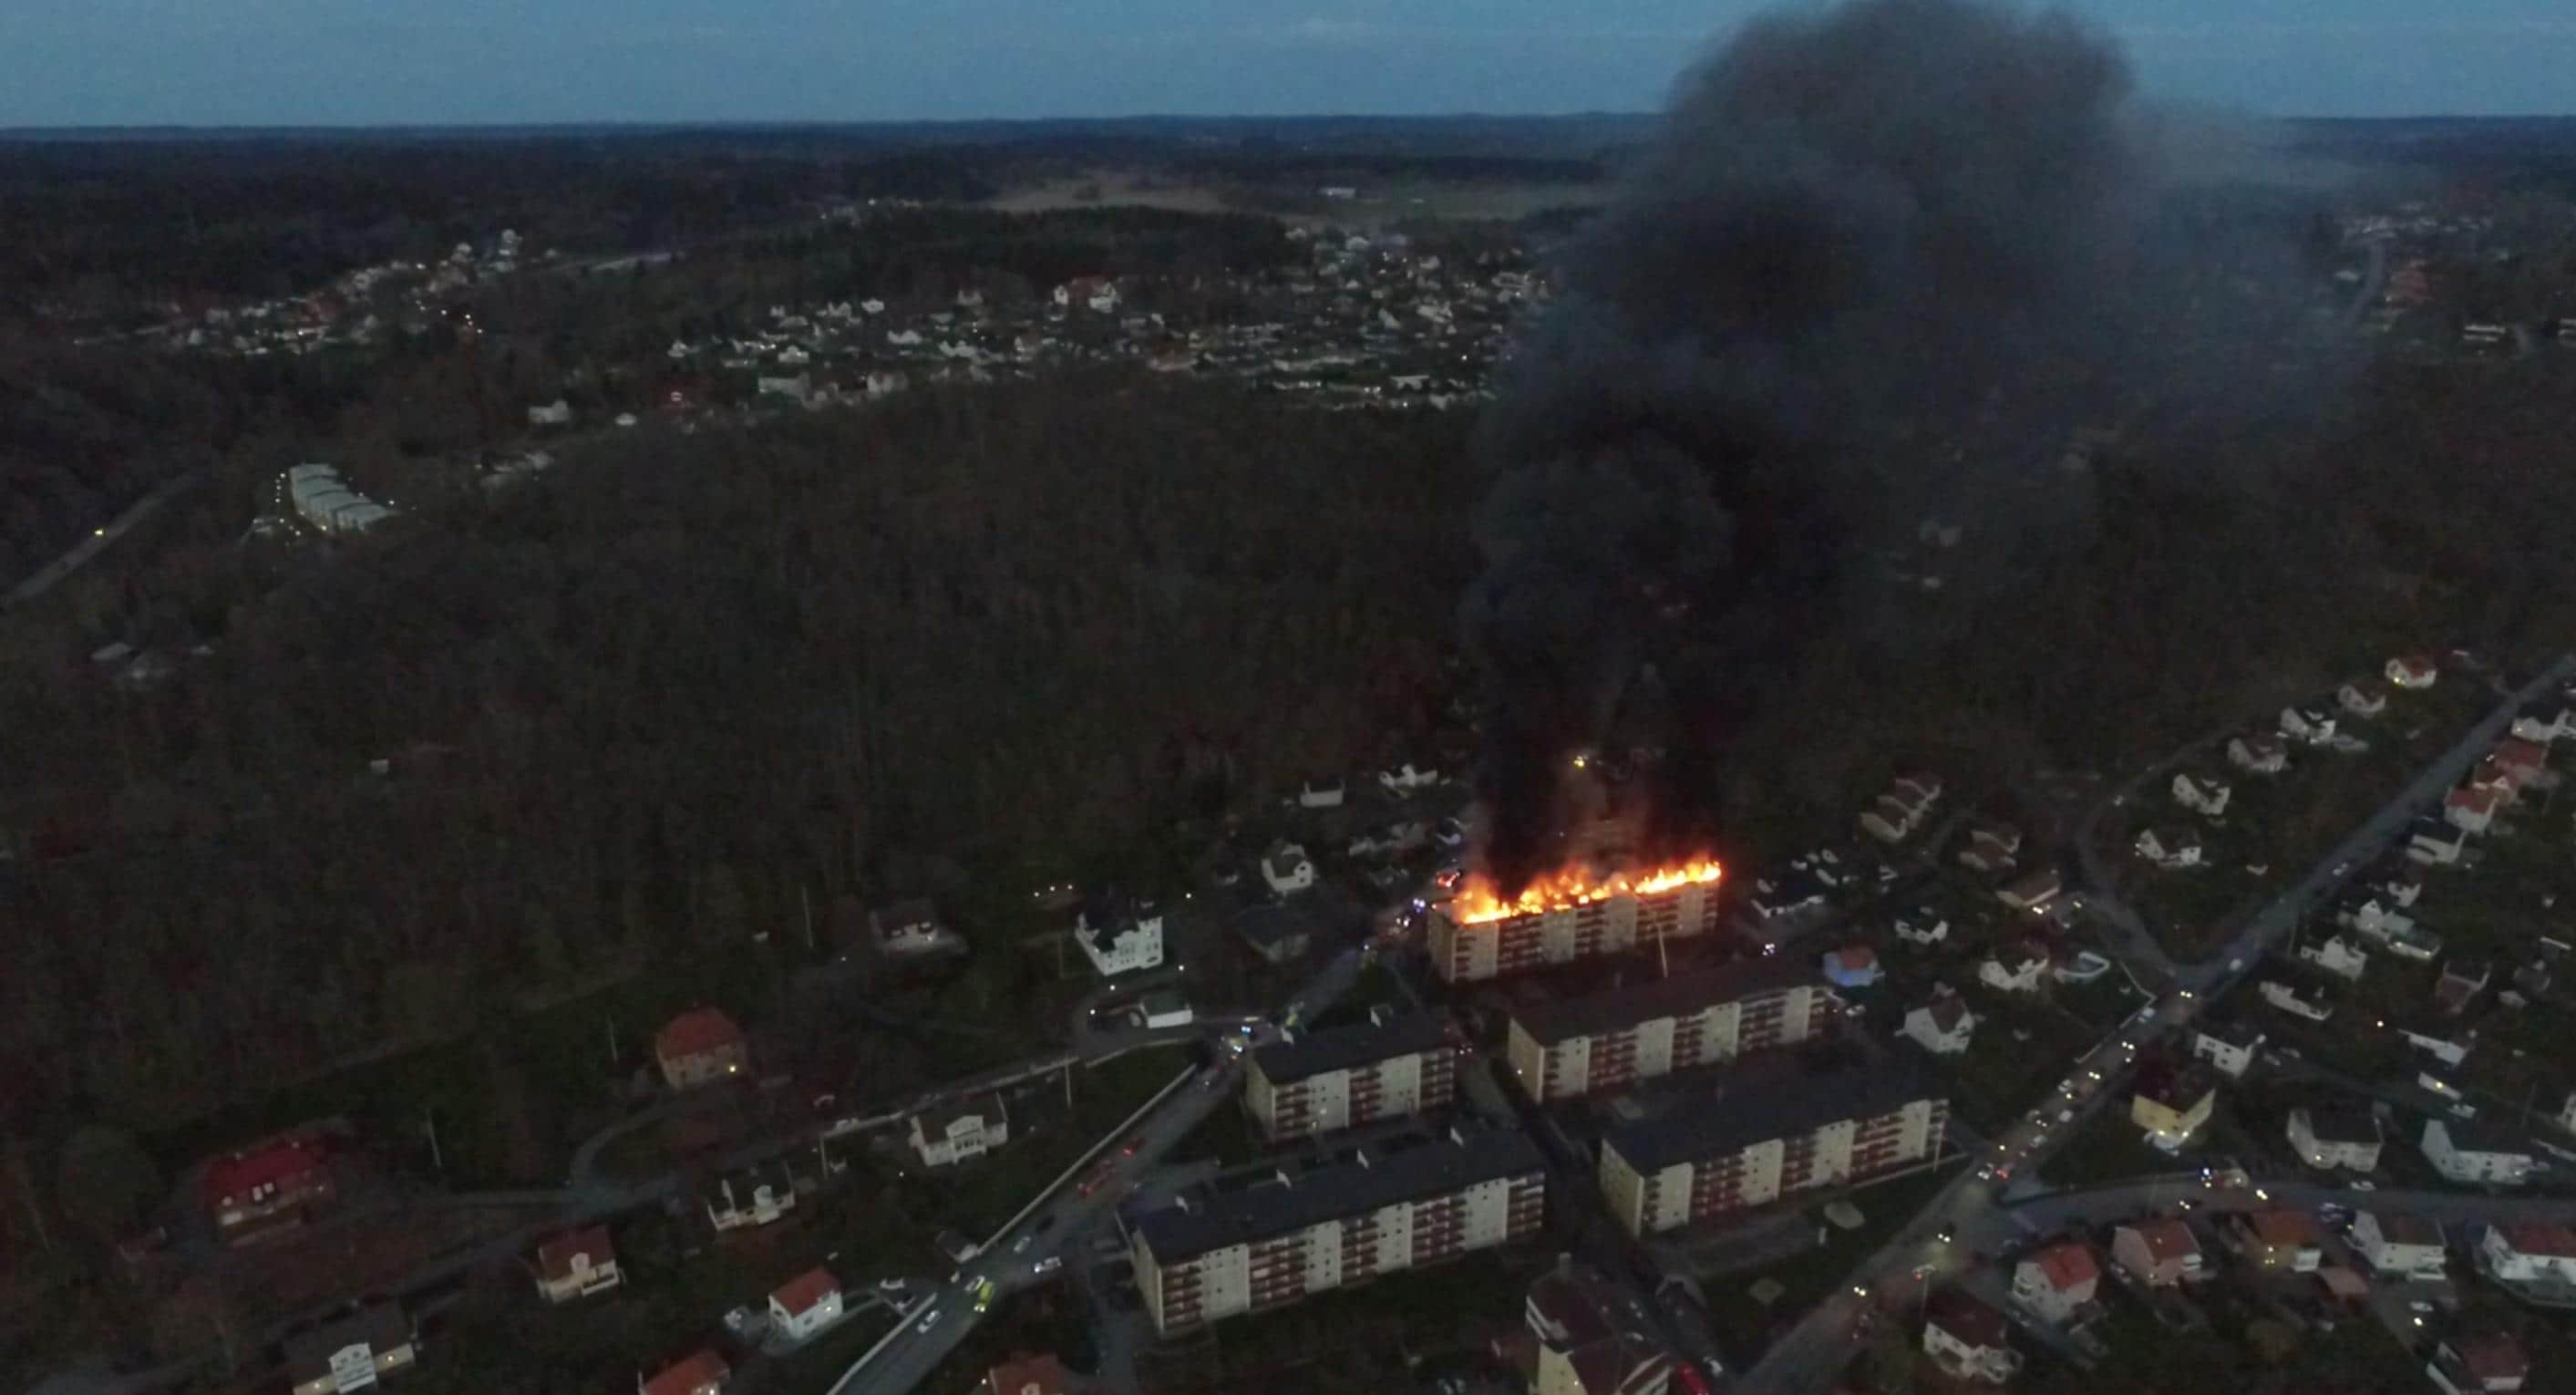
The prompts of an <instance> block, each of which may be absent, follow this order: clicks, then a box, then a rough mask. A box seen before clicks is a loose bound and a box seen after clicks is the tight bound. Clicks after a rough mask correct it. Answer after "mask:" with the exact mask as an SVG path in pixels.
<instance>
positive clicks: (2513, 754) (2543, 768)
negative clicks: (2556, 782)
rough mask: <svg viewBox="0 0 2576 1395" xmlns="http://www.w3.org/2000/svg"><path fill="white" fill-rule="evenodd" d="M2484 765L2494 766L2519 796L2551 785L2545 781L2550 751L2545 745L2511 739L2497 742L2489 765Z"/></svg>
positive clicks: (2486, 762) (2520, 738) (2487, 760)
mask: <svg viewBox="0 0 2576 1395" xmlns="http://www.w3.org/2000/svg"><path fill="white" fill-rule="evenodd" d="M2481 764H2492V765H2494V766H2495V767H2496V768H2497V771H2498V773H2499V774H2500V775H2501V776H2502V777H2503V779H2504V781H2505V782H2506V783H2507V784H2508V785H2509V786H2510V787H2511V788H2512V789H2513V791H2514V793H2515V794H2516V795H2519V794H2520V793H2521V792H2522V791H2524V790H2526V789H2530V788H2533V787H2535V786H2539V785H2543V784H2546V783H2548V781H2547V779H2546V778H2545V777H2546V776H2547V774H2548V772H2549V747H2548V746H2547V744H2545V743H2543V742H2539V741H2532V740H2527V739H2525V738H2523V737H2519V736H2508V737H2506V738H2505V739H2504V740H2502V741H2499V742H2497V743H2496V745H2495V749H2494V750H2492V751H2489V752H2487V758H2486V761H2484V762H2481Z"/></svg>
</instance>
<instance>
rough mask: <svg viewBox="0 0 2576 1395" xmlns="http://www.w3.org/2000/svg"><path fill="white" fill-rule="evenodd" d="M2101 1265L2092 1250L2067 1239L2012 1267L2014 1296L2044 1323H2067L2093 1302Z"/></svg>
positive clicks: (2100, 1274) (2024, 1258) (2099, 1279)
mask: <svg viewBox="0 0 2576 1395" xmlns="http://www.w3.org/2000/svg"><path fill="white" fill-rule="evenodd" d="M2101 1283H2102V1266H2101V1264H2100V1263H2099V1262H2098V1261H2096V1260H2095V1259H2094V1258H2093V1251H2092V1249H2091V1248H2090V1247H2089V1246H2087V1245H2085V1244H2084V1243H2083V1242H2081V1241H2077V1240H2067V1241H2061V1242H2060V1243H2058V1244H2054V1245H2051V1246H2049V1247H2048V1248H2046V1249H2044V1250H2035V1251H2033V1252H2032V1253H2030V1254H2029V1255H2026V1256H2024V1257H2023V1259H2022V1261H2021V1263H2019V1264H2017V1265H2015V1266H2013V1287H2012V1291H2013V1297H2014V1299H2016V1300H2017V1301H2019V1302H2020V1304H2021V1305H2022V1306H2023V1307H2025V1308H2028V1309H2029V1310H2030V1311H2031V1313H2032V1314H2033V1315H2035V1316H2037V1317H2039V1318H2040V1319H2042V1320H2043V1321H2047V1322H2064V1321H2066V1320H2067V1319H2068V1318H2071V1317H2073V1316H2074V1315H2075V1313H2076V1310H2077V1309H2079V1308H2082V1307H2083V1306H2084V1305H2085V1304H2087V1303H2090V1302H2092V1301H2093V1295H2094V1293H2095V1292H2096V1291H2097V1290H2098V1289H2099V1288H2100V1286H2101Z"/></svg>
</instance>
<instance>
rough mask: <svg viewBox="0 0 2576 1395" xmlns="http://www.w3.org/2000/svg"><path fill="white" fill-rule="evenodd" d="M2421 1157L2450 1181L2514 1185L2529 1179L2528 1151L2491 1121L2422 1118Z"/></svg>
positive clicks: (2529, 1154) (2529, 1155) (2529, 1162)
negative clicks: (2422, 1151)
mask: <svg viewBox="0 0 2576 1395" xmlns="http://www.w3.org/2000/svg"><path fill="white" fill-rule="evenodd" d="M2423 1149H2424V1160H2425V1161H2427V1162H2429V1163H2431V1164H2433V1170H2434V1171H2436V1172H2439V1173H2441V1174H2442V1175H2443V1176H2444V1177H2446V1178H2448V1179H2450V1180H2451V1181H2454V1182H2476V1183H2491V1184H2494V1185H2497V1186H2505V1187H2518V1186H2521V1185H2522V1184H2523V1183H2524V1182H2527V1181H2529V1180H2530V1179H2531V1162H2532V1159H2531V1153H2530V1150H2529V1149H2528V1148H2526V1147H2525V1146H2524V1145H2523V1144H2521V1143H2519V1142H2517V1141H2516V1140H2515V1139H2514V1137H2513V1135H2512V1134H2510V1133H2508V1132H2506V1131H2505V1130H2504V1129H2502V1128H2499V1127H2497V1126H2495V1125H2492V1124H2482V1123H2478V1122H2476V1121H2474V1120H2466V1119H2427V1120H2425V1121H2424V1137H2423Z"/></svg>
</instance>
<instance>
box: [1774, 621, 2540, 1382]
mask: <svg viewBox="0 0 2576 1395" xmlns="http://www.w3.org/2000/svg"><path fill="white" fill-rule="evenodd" d="M2571 673H2576V656H2561V657H2560V658H2559V660H2558V661H2557V662H2556V663H2554V664H2552V665H2550V666H2549V668H2548V669H2546V670H2545V671H2543V672H2542V673H2541V674H2540V676H2538V677H2537V678H2534V679H2532V680H2531V681H2530V682H2529V683H2526V684H2525V685H2523V687H2522V688H2520V689H2518V690H2516V691H2515V692H2513V693H2512V694H2510V695H2508V696H2507V697H2506V698H2505V699H2504V701H2503V702H2502V703H2500V704H2499V705H2498V706H2497V707H2496V708H2495V709H2494V710H2493V711H2491V712H2489V713H2488V714H2487V716H2486V717H2485V718H2484V719H2482V720H2481V721H2480V722H2479V723H2478V724H2477V725H2476V726H2475V727H2473V728H2471V729H2470V731H2469V733H2468V735H2466V736H2465V737H2463V738H2462V739H2461V740H2460V741H2459V743H2458V744H2456V745H2454V746H2453V747H2452V748H2451V749H2450V750H2449V751H2447V752H2445V753H2443V755H2442V756H2441V758H2439V759H2437V760H2435V761H2433V762H2432V763H2431V764H2430V765H2427V766H2426V767H2425V768H2424V769H2423V770H2422V771H2420V772H2419V773H2418V774H2417V775H2416V777H2415V778H2414V779H2413V780H2411V781H2409V782H2408V783H2407V785H2406V787H2405V788H2404V789H2401V790H2399V791H2398V792H2397V794H2396V795H2395V797H2393V798H2391V799H2390V800H2389V801H2388V802H2387V803H2386V804H2383V805H2382V806H2381V807H2380V808H2379V809H2378V810H2377V811H2376V812H2374V813H2373V814H2372V815H2371V816H2370V818H2369V819H2368V820H2367V821H2365V822H2364V823H2363V824H2362V825H2361V827H2359V828H2357V829H2355V830H2354V831H2353V832H2352V833H2351V834H2350V835H2348V836H2346V837H2345V838H2344V840H2343V841H2342V842H2341V843H2339V844H2337V845H2336V846H2335V848H2334V849H2333V850H2332V851H2330V852H2328V853H2327V854H2326V855H2325V857H2324V859H2323V860H2322V861H2320V862H2319V863H2318V864H2317V865H2316V866H2315V867H2314V868H2311V869H2310V870H2309V872H2308V874H2307V875H2306V876H2304V877H2302V878H2300V879H2299V881H2298V882H2297V883H2296V884H2295V885H2293V886H2291V887H2290V888H2288V889H2287V890H2285V891H2284V892H2282V893H2281V895H2279V896H2277V897H2275V898H2274V899H2273V900H2272V901H2271V902H2270V903H2269V904H2268V905H2266V906H2264V908H2263V909H2262V910H2261V911H2259V912H2257V913H2256V914H2255V915H2254V916H2253V917H2251V918H2250V919H2248V920H2247V921H2246V922H2245V924H2244V926H2243V927H2242V928H2241V929H2239V930H2238V931H2237V934H2236V937H2235V938H2234V939H2232V940H2230V941H2229V942H2228V943H2227V946H2226V948H2225V949H2224V950H2223V951H2222V952H2221V953H2220V954H2219V955H2218V956H2216V957H2215V958H2213V959H2212V960H2210V961H2209V962H2207V963H2203V964H2199V965H2193V966H2187V967H2182V968H2179V969H2178V970H2177V972H2176V974H2175V978H2174V985H2173V987H2172V988H2171V989H2170V990H2169V991H2168V992H2167V993H2166V994H2165V996H2163V997H2161V998H2159V999H2157V1000H2156V1001H2155V1002H2153V1003H2150V1004H2149V1005H2148V1006H2147V1007H2145V1008H2142V1009H2140V1010H2139V1012H2138V1013H2137V1014H2135V1015H2133V1016H2131V1017H2130V1018H2129V1019H2128V1020H2127V1021H2125V1022H2123V1023H2122V1024H2121V1025H2120V1027H2119V1028H2118V1029H2117V1030H2115V1031H2114V1032H2112V1033H2111V1034H2110V1035H2109V1036H2106V1037H2104V1038H2103V1039H2102V1040H2101V1041H2100V1042H2098V1043H2096V1044H2095V1045H2094V1046H2093V1048H2092V1049H2091V1050H2089V1051H2087V1052H2085V1053H2084V1055H2083V1056H2082V1057H2080V1058H2078V1059H2077V1061H2076V1062H2075V1063H2074V1065H2073V1066H2072V1067H2070V1068H2069V1070H2068V1073H2067V1077H2066V1085H2065V1086H2063V1087H2061V1089H2060V1091H2058V1092H2056V1093H2052V1094H2051V1095H2049V1096H2048V1097H2047V1099H2046V1101H2045V1102H2044V1103H2043V1104H2042V1105H2041V1106H2040V1107H2039V1108H2037V1109H2035V1110H2033V1111H2032V1112H2031V1113H2030V1114H2028V1115H2025V1116H2023V1117H2022V1118H2020V1119H2018V1120H2016V1121H2015V1122H2014V1124H2013V1126H2012V1127H2011V1128H2009V1129H2007V1130H2005V1131H2004V1132H2003V1134H2002V1135H2001V1136H2000V1137H1999V1138H1998V1139H1997V1140H1996V1141H1995V1145H1994V1150H1993V1155H1992V1156H1991V1157H1990V1158H1988V1159H1987V1161H1986V1164H1985V1166H1991V1167H1994V1168H1997V1169H1999V1170H2000V1171H2001V1172H2002V1173H2003V1174H2005V1175H2006V1176H2007V1177H2018V1178H2021V1179H2025V1180H2022V1181H2016V1182H2010V1183H2009V1184H2008V1185H2010V1186H2011V1187H2014V1188H2024V1187H2027V1185H2028V1181H2027V1179H2029V1178H2031V1177H2033V1176H2035V1174H2037V1172H2038V1171H2039V1169H2040V1167H2041V1166H2042V1165H2043V1164H2044V1163H2045V1162H2046V1161H2047V1160H2048V1158H2049V1157H2050V1156H2051V1155H2053V1154H2054V1153H2055V1152H2056V1151H2057V1150H2058V1149H2059V1148H2061V1147H2063V1146H2064V1145H2065V1143H2066V1141H2067V1140H2069V1139H2071V1138H2073V1137H2074V1136H2075V1135H2076V1134H2077V1133H2078V1132H2080V1131H2081V1129H2082V1127H2083V1125H2084V1122H2085V1120H2086V1119H2087V1118H2089V1117H2090V1115H2091V1114H2092V1113H2093V1112H2094V1111H2095V1110H2097V1109H2099V1108H2101V1107H2102V1105H2103V1102H2104V1101H2106V1100H2114V1099H2117V1098H2118V1097H2119V1095H2120V1090H2121V1086H2122V1085H2124V1084H2125V1083H2126V1082H2127V1079H2128V1076H2129V1073H2130V1070H2131V1067H2132V1066H2133V1065H2134V1063H2135V1062H2136V1060H2137V1058H2138V1056H2139V1055H2140V1054H2141V1053H2142V1052H2145V1051H2146V1050H2148V1049H2149V1048H2150V1047H2152V1046H2154V1045H2155V1044H2156V1043H2157V1042H2159V1041H2161V1040H2162V1039H2164V1038H2165V1037H2167V1036H2169V1035H2172V1034H2175V1033H2179V1032H2181V1031H2184V1030H2187V1029H2188V1027H2189V1024H2190V1023H2191V1021H2192V1019H2194V1018H2195V1017H2197V1016H2198V1015H2199V1014H2200V1011H2201V1009H2203V1008H2204V1007H2206V1006H2207V1005H2208V1004H2209V1003H2210V1002H2211V1001H2212V1000H2214V999H2216V998H2217V997H2219V996H2220V995H2221V994H2223V993H2225V992H2226V991H2227V990H2229V989H2230V988H2233V987H2235V986H2236V985H2237V984H2238V983H2239V982H2241V981H2242V980H2243V978H2244V977H2245V975H2246V974H2247V973H2249V972H2251V971H2252V970H2253V969H2254V968H2255V967H2256V966H2257V965H2258V964H2260V963H2261V961H2262V959H2263V956H2264V955H2265V954H2267V953H2269V952H2270V951H2271V950H2272V949H2274V948H2275V947H2277V946H2278V945H2279V944H2280V943H2281V941H2282V940H2283V939H2285V938H2287V937H2288V935H2289V934H2290V932H2291V931H2293V930H2294V929H2296V928H2297V927H2298V924H2299V921H2300V920H2301V918H2302V917H2304V916H2305V915H2306V914H2307V913H2308V911H2309V909H2310V908H2311V907H2313V906H2315V905H2316V904H2317V903H2318V902H2319V901H2320V900H2322V899H2323V898H2325V897H2326V896H2328V895H2331V894H2332V893H2333V892H2334V891H2335V890H2336V889H2337V888H2339V887H2340V886H2341V885H2342V884H2343V880H2344V878H2345V877H2346V876H2348V875H2350V873H2351V872H2352V870H2353V869H2354V868H2356V867H2360V866H2364V865H2366V864H2368V863H2369V862H2370V861H2371V860H2372V859H2373V858H2374V857H2375V856H2376V855H2377V854H2378V853H2379V851H2380V850H2381V849H2382V848H2385V847H2386V846H2388V845H2389V844H2390V843H2392V842H2394V841H2395V840H2396V839H2397V838H2399V837H2400V836H2402V835H2403V834H2404V833H2405V831H2406V825H2407V824H2408V823H2409V822H2410V821H2412V820H2413V819H2414V818H2415V816H2416V814H2417V813H2418V811H2420V810H2422V809H2424V808H2426V807H2428V806H2430V805H2433V804H2435V803H2437V802H2438V801H2439V800H2440V799H2441V796H2442V794H2443V793H2444V792H2445V791H2447V790H2449V789H2450V788H2451V787H2452V786H2454V785H2456V784H2458V783H2459V782H2460V780H2461V779H2462V778H2463V777H2465V776H2466V775H2467V774H2468V773H2469V770H2470V768H2471V767H2472V766H2474V765H2475V764H2476V763H2477V760H2478V758H2479V757H2480V756H2481V755H2483V754H2485V753H2486V751H2487V749H2488V748H2489V747H2491V746H2493V745H2494V744H2495V741H2496V739H2497V738H2498V737H2500V736H2501V735H2503V734H2504V731H2505V728H2507V727H2508V726H2510V725H2511V724H2512V722H2513V714H2514V712H2515V711H2516V710H2517V709H2518V708H2520V707H2521V706H2522V704H2524V703H2525V702H2528V701H2530V700H2532V699H2533V698H2536V697H2538V696H2540V695H2541V694H2543V693H2545V692H2549V691H2552V690H2554V689H2555V688H2556V687H2557V686H2558V685H2559V684H2561V683H2563V682H2565V681H2566V680H2567V678H2568V676H2569V675H2570V674H2571ZM1980 1171H1982V1168H1980V1169H1977V1170H1970V1171H1967V1172H1963V1173H1962V1174H1960V1175H1959V1176H1958V1177H1955V1178H1953V1179H1951V1182H1950V1184H1949V1185H1948V1186H1945V1187H1943V1188H1942V1189H1941V1190H1940V1191H1939V1192H1937V1193H1935V1194H1934V1196H1933V1197H1932V1199H1931V1201H1930V1202H1928V1203H1926V1204H1925V1206H1924V1208H1923V1210H1922V1211H1920V1212H1918V1213H1917V1214H1916V1215H1915V1217H1914V1219H1913V1220H1912V1221H1910V1222H1908V1223H1907V1224H1906V1225H1905V1227H1904V1228H1903V1229H1901V1230H1899V1231H1898V1232H1897V1233H1896V1235H1895V1236H1894V1237H1893V1238H1891V1239H1890V1240H1889V1241H1888V1242H1887V1244H1886V1245H1884V1246H1882V1247H1881V1248H1880V1249H1879V1250H1878V1251H1877V1252H1876V1253H1874V1254H1872V1255H1870V1256H1869V1257H1868V1258H1867V1259H1864V1260H1862V1261H1861V1263H1860V1264H1859V1265H1858V1266H1857V1267H1856V1268H1855V1269H1854V1270H1853V1272H1852V1273H1851V1275H1850V1276H1848V1283H1847V1284H1846V1285H1845V1286H1844V1287H1843V1288H1840V1289H1838V1290H1836V1291H1835V1292H1834V1293H1833V1295H1832V1296H1831V1297H1829V1298H1827V1299H1826V1300H1825V1301H1824V1302H1822V1303H1819V1304H1817V1305H1816V1306H1815V1307H1814V1308H1813V1309H1810V1310H1809V1311H1808V1313H1807V1315H1806V1316H1805V1317H1803V1318H1801V1319H1800V1320H1799V1322H1798V1325H1797V1326H1796V1327H1794V1328H1792V1329H1790V1331H1789V1332H1787V1333H1786V1334H1784V1335H1783V1336H1782V1337H1781V1338H1780V1340H1778V1341H1776V1342H1774V1343H1773V1344H1772V1345H1771V1348H1770V1349H1769V1350H1768V1351H1766V1352H1764V1353H1763V1355H1762V1359H1761V1361H1760V1362H1759V1363H1757V1364H1756V1365H1755V1366H1754V1368H1753V1369H1752V1370H1751V1371H1749V1372H1747V1373H1746V1375H1745V1377H1744V1379H1743V1380H1742V1382H1740V1383H1739V1385H1738V1386H1737V1388H1738V1389H1739V1390H1742V1391H1747V1392H1752V1391H1778V1392H1783V1393H1784V1395H1787V1393H1788V1392H1808V1391H1818V1390H1823V1389H1826V1388H1828V1387H1829V1386H1830V1385H1831V1384H1832V1383H1833V1381H1834V1379H1835V1377H1836V1376H1838V1375H1839V1374H1840V1373H1841V1371H1842V1369H1843V1367H1844V1365H1845V1364H1846V1363H1847V1362H1848V1361H1849V1360H1850V1358H1851V1353H1852V1345H1851V1337H1852V1333H1853V1330H1854V1329H1855V1327H1856V1326H1857V1325H1858V1324H1859V1321H1860V1318H1861V1315H1862V1313H1863V1312H1864V1311H1865V1310H1867V1309H1868V1308H1869V1307H1871V1306H1872V1305H1873V1304H1874V1303H1875V1302H1876V1301H1877V1298H1878V1295H1879V1294H1881V1293H1882V1292H1892V1291H1896V1290H1897V1289H1899V1288H1904V1287H1905V1286H1907V1285H1911V1284H1914V1283H1919V1282H1924V1281H1927V1280H1929V1279H1937V1278H1939V1277H1940V1276H1942V1275H1945V1274H1949V1273H1953V1272H1956V1271H1957V1270H1959V1269H1962V1268H1965V1267H1966V1259H1967V1255H1968V1254H1969V1252H1970V1251H1971V1250H1972V1249H1973V1248H1974V1246H1973V1245H1972V1244H1971V1243H1970V1242H1969V1241H1968V1239H1967V1238H1966V1237H1967V1236H1968V1235H1970V1234H1975V1235H1985V1234H1987V1233H1988V1232H1989V1228H1990V1226H1991V1225H1992V1213H1993V1212H1995V1211H1996V1210H1997V1209H1998V1205H1997V1198H1996V1188H1997V1183H1996V1182H1994V1181H1992V1180H1989V1179H1987V1178H1985V1177H1982V1176H1980V1175H1979V1172H1980ZM1906 1291H1911V1290H1910V1288H1908V1289H1906Z"/></svg>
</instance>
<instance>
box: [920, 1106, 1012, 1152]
mask: <svg viewBox="0 0 2576 1395" xmlns="http://www.w3.org/2000/svg"><path fill="white" fill-rule="evenodd" d="M1010 1139H1011V1120H1010V1114H1009V1112H1008V1111H1007V1110H1005V1109H1004V1108H1003V1107H1002V1097H1001V1096H999V1095H986V1096H984V1097H983V1098H981V1099H976V1100H968V1101H966V1102H965V1103H962V1104H952V1105H943V1106H941V1107H939V1108H937V1109H925V1110H923V1111H921V1112H920V1113H918V1114H915V1115H913V1116H912V1138H911V1143H912V1151H913V1152H914V1154H916V1155H917V1156H919V1157H920V1159H921V1165H922V1166H924V1167H953V1166H955V1165H956V1164H958V1163H962V1162H965V1161H967V1160H968V1159H970V1158H980V1157H982V1156H984V1155H985V1154H986V1153H989V1152H991V1151H992V1150H994V1149H996V1148H999V1147H1001V1146H1002V1145H1003V1144H1005V1143H1007V1142H1009V1141H1010Z"/></svg>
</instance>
